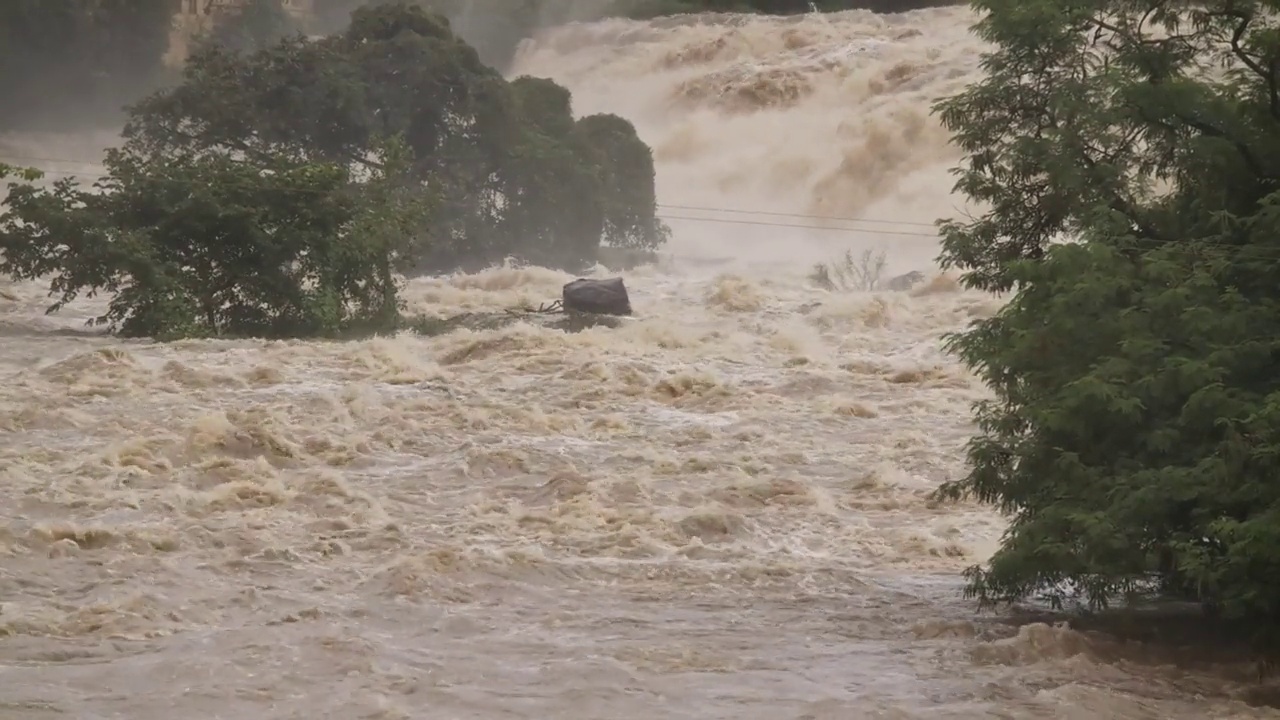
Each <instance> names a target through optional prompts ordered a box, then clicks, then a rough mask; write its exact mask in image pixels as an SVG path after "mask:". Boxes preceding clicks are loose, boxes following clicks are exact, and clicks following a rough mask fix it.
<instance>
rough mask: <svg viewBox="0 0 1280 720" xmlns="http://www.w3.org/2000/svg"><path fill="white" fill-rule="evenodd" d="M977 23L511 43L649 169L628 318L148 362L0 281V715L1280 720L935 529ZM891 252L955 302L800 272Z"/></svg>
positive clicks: (501, 277)
mask: <svg viewBox="0 0 1280 720" xmlns="http://www.w3.org/2000/svg"><path fill="white" fill-rule="evenodd" d="M971 22H972V17H971V16H970V14H969V12H968V11H967V10H964V9H955V8H953V9H939V10H928V11H918V12H914V13H908V14H904V15H895V16H875V15H871V14H869V13H862V12H849V13H840V14H833V15H825V16H803V17H799V18H789V19H769V18H758V17H743V16H731V15H722V16H699V17H697V18H694V19H680V20H658V21H653V22H631V21H620V20H608V21H601V22H596V23H583V24H576V25H570V26H566V27H563V28H557V29H553V30H549V31H547V32H545V33H543V34H542V35H540V36H539V37H537V38H534V39H532V40H531V41H530V42H529V43H527V44H526V46H525V47H523V48H521V50H520V52H519V54H518V56H517V61H516V67H515V73H532V74H539V75H546V76H550V77H553V78H555V79H556V80H558V81H560V82H562V83H564V84H565V85H567V86H568V87H569V88H570V89H571V90H573V92H574V102H575V108H576V110H577V112H578V113H580V114H583V113H590V112H615V113H618V114H620V115H623V116H625V117H628V118H629V119H631V120H632V121H633V122H635V124H636V125H637V128H638V130H639V132H640V133H641V135H642V137H644V139H645V140H646V141H647V142H649V143H650V144H651V145H652V146H653V147H654V149H655V157H656V160H657V166H658V193H659V201H660V203H661V205H662V207H661V208H660V209H661V212H662V214H663V215H664V216H665V217H667V218H668V220H669V222H670V223H671V225H672V226H673V228H674V231H675V236H674V237H673V240H672V244H671V247H670V248H669V249H668V250H667V252H665V253H664V256H663V258H662V259H661V261H660V262H658V263H657V264H655V265H651V266H648V267H644V268H640V269H637V270H634V271H629V272H627V273H626V280H627V283H628V286H629V288H630V289H631V292H632V295H633V298H632V302H633V306H634V307H635V308H636V311H637V317H636V318H634V319H632V320H630V321H628V322H626V323H624V324H623V325H622V326H621V327H619V328H613V329H609V328H593V329H589V330H586V331H583V332H581V333H576V334H566V333H562V332H559V331H555V330H549V329H546V328H543V327H540V326H538V325H535V324H529V323H520V324H516V325H513V326H511V327H508V328H504V329H500V330H488V331H480V332H473V331H470V330H458V331H456V332H453V333H450V334H448V335H446V336H443V337H437V338H424V337H418V336H413V335H403V336H399V337H396V338H381V339H372V340H365V341H359V342H346V343H328V342H324V343H321V342H259V341H186V342H177V343H169V344H158V343H152V342H148V341H122V340H117V339H112V338H108V337H104V336H101V335H99V334H97V333H96V332H93V331H89V330H86V329H85V328H84V321H85V320H86V319H87V318H89V317H91V316H93V315H94V314H96V313H97V312H100V311H101V304H100V303H97V304H95V302H96V301H82V302H77V303H76V304H74V305H73V306H71V307H69V308H67V309H65V310H63V311H62V312H60V313H58V314H57V315H53V316H46V315H44V314H43V308H44V306H45V304H46V303H47V299H46V297H45V290H46V286H45V285H42V284H39V283H12V282H7V281H0V338H3V341H0V373H3V376H4V379H5V381H4V383H3V385H0V433H3V434H4V435H3V436H4V438H5V442H4V443H3V444H0V717H6V718H7V717H13V718H20V719H24V720H25V719H28V718H32V719H41V718H55V717H58V718H61V717H77V718H106V717H128V718H133V719H135V720H151V719H155V720H161V719H163V720H169V718H172V717H175V716H187V717H208V718H214V717H227V718H231V717H246V718H258V719H263V720H276V719H281V720H283V719H284V718H304V717H305V718H341V719H350V718H433V719H434V718H441V719H453V718H483V719H485V720H487V719H489V718H530V719H532V718H546V717H562V718H584V719H585V718H590V719H596V718H599V719H601V720H604V719H608V720H626V719H628V718H635V719H639V718H646V719H648V718H655V717H656V718H690V719H694V718H696V719H698V720H709V719H712V718H724V719H725V720H728V719H730V718H732V719H734V720H739V719H752V718H760V719H764V718H769V719H770V720H774V719H778V718H785V719H789V720H835V719H837V718H838V719H840V720H844V719H846V718H944V717H945V718H1044V717H1053V718H1080V719H1082V720H1083V719H1085V718H1090V719H1092V718H1103V717H1106V718H1126V719H1137V718H1151V719H1152V720H1157V719H1159V720H1165V719H1167V718H1175V719H1181V718H1185V719H1187V720H1191V719H1192V718H1195V719H1197V720H1198V719H1200V718H1269V717H1277V715H1278V714H1277V713H1275V712H1273V711H1270V710H1266V709H1258V708H1252V707H1250V706H1249V705H1248V704H1247V703H1245V702H1244V701H1243V700H1244V699H1247V698H1248V697H1249V693H1250V686H1249V685H1248V684H1247V682H1246V680H1247V671H1248V667H1247V666H1245V665H1243V664H1241V663H1238V662H1218V661H1217V660H1216V659H1215V658H1214V657H1211V656H1210V655H1208V654H1206V653H1203V652H1200V653H1185V654H1183V655H1179V654H1177V653H1175V652H1173V651H1171V650H1168V649H1165V648H1154V647H1153V646H1146V645H1140V644H1133V643H1125V642H1121V641H1118V640H1113V639H1108V638H1107V637H1104V636H1100V635H1094V634H1084V633H1079V632H1074V631H1071V630H1068V629H1065V628H1062V627H1057V626H1055V625H1053V624H1047V623H1023V624H1015V623H1014V622H1012V621H1009V620H1006V619H1001V618H997V617H991V616H985V615H979V614H977V613H976V612H975V610H974V608H973V607H972V605H971V604H970V603H968V602H967V601H965V600H963V599H962V598H961V597H960V587H961V584H962V581H961V578H960V572H961V571H962V570H963V569H964V568H965V567H966V566H968V565H970V564H972V563H974V562H979V561H981V560H982V559H983V558H985V557H986V556H987V555H989V553H990V552H991V551H992V549H993V548H994V547H995V545H996V543H997V542H998V540H999V538H1000V534H1001V532H1002V531H1003V529H1004V520H1003V519H1002V518H1001V517H1000V516H999V515H997V514H996V513H995V512H994V511H992V510H991V509H990V508H985V507H979V506H976V505H972V504H960V505H936V504H934V503H932V502H931V501H930V499H929V493H930V491H931V490H932V489H933V488H935V487H936V486H937V485H938V483H940V482H941V481H943V480H945V479H947V478H953V477H956V476H957V475H958V474H960V473H963V472H964V465H963V448H964V443H965V442H966V440H967V439H968V438H969V437H970V435H971V433H972V432H973V428H972V425H971V421H970V416H969V408H970V406H971V404H972V403H973V402H975V401H977V400H979V399H982V398H984V397H986V390H985V388H983V387H982V385H981V383H979V382H978V381H977V380H976V379H975V378H973V377H972V376H971V375H970V374H969V373H968V372H966V371H965V369H964V368H962V367H961V366H959V365H958V364H957V363H956V362H955V360H954V359H953V358H951V357H948V356H947V355H945V354H944V353H943V352H942V351H941V348H940V339H941V337H942V336H943V334H945V333H947V332H950V331H954V330H957V329H961V328H963V327H964V326H965V324H966V323H968V322H970V321H971V320H973V319H974V318H978V317H984V316H987V315H990V314H991V313H993V312H996V311H997V310H998V308H999V307H1000V302H1001V301H1000V299H999V298H993V297H990V296H987V295H982V294H977V293H970V292H962V291H960V290H959V288H958V286H957V285H956V283H955V282H954V279H953V278H949V277H945V276H938V273H937V271H936V269H931V261H932V258H933V257H934V256H935V255H936V253H937V240H936V237H934V235H933V231H932V228H931V227H930V223H931V222H932V220H933V219H935V218H937V217H940V216H949V215H951V214H953V213H955V212H958V211H959V208H961V207H962V203H961V202H960V200H959V199H957V198H955V197H953V196H952V195H951V194H950V183H951V182H952V179H951V177H950V176H948V174H947V168H948V167H950V166H951V165H952V164H954V162H955V161H956V160H957V158H958V156H957V155H956V154H955V152H954V149H953V148H951V147H950V146H949V145H948V143H947V139H946V135H945V133H944V132H943V131H942V130H941V129H940V128H939V127H938V126H937V124H936V120H935V119H933V118H932V117H931V116H930V114H929V106H930V104H931V103H932V102H933V100H934V99H936V98H937V97H938V96H939V95H943V94H947V93H949V92H954V91H955V90H957V89H959V88H960V87H963V85H964V83H965V82H967V81H969V80H972V79H973V78H974V77H975V73H976V72H977V70H976V63H977V60H978V54H979V53H980V51H981V49H982V48H981V46H980V45H979V44H978V43H977V41H976V40H974V39H973V38H972V37H971V36H970V35H969V34H968V33H967V31H966V27H967V25H968V24H969V23H971ZM7 141H8V144H7V146H6V151H7V152H9V153H10V154H14V153H26V154H27V155H29V156H40V157H45V158H52V159H63V160H75V161H79V162H86V161H87V160H86V158H85V157H84V156H83V154H81V153H79V152H73V151H72V150H69V149H67V147H66V146H65V145H63V146H56V147H55V144H53V143H51V142H49V141H48V140H47V139H40V138H26V139H14V138H9V139H7ZM24 143H25V144H24ZM89 160H90V161H91V158H90V159H89ZM49 166H50V167H55V168H56V169H57V170H58V171H59V172H70V171H72V170H74V169H76V168H79V167H80V166H78V165H57V166H54V165H49ZM766 213H771V214H766ZM836 218H839V219H836ZM730 221H731V222H730ZM797 226H800V227H797ZM864 249H883V250H885V251H886V253H888V256H889V259H890V266H889V268H888V269H887V271H888V272H891V273H893V272H905V271H908V270H916V269H919V270H923V271H925V272H926V274H927V275H928V276H929V277H930V279H929V280H928V281H927V282H926V283H925V284H923V285H921V286H920V287H919V288H917V289H916V290H914V291H912V292H908V293H888V292H877V293H860V292H828V291H825V290H822V289H819V288H816V287H814V286H813V284H812V283H811V282H810V281H809V279H808V278H807V275H808V273H809V271H810V265H811V264H812V263H814V262H819V261H824V260H830V259H832V258H834V257H835V256H836V255H838V254H841V253H843V252H844V251H846V250H853V251H855V252H860V251H862V250H864ZM594 274H596V275H600V276H604V275H609V274H612V273H611V272H610V271H608V270H607V269H605V268H597V269H596V271H595V272H594ZM569 279H571V278H570V277H569V276H566V275H563V274H561V273H557V272H553V271H550V270H545V269H541V268H518V267H500V268H492V269H489V270H486V271H484V272H481V273H477V274H473V275H460V276H456V277H451V278H436V279H421V280H415V281H413V282H412V283H411V284H410V286H409V288H408V291H407V300H408V304H409V310H410V311H411V312H423V313H428V314H437V315H450V314H454V313H457V312H461V311H483V310H502V309H506V308H510V307H514V306H518V305H521V304H522V303H526V302H528V303H533V304H535V305H536V304H538V303H540V302H545V301H547V300H551V299H554V298H555V297H557V296H558V295H559V292H560V287H561V285H562V283H564V282H565V281H567V280H569Z"/></svg>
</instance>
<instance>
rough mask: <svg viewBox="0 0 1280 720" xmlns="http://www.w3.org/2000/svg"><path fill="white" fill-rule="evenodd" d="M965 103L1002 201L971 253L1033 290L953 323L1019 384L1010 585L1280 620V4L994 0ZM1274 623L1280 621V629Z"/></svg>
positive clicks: (992, 370)
mask: <svg viewBox="0 0 1280 720" xmlns="http://www.w3.org/2000/svg"><path fill="white" fill-rule="evenodd" d="M974 5H975V7H976V9H978V10H980V11H983V12H984V13H985V15H984V16H983V18H982V20H981V21H979V23H978V24H977V26H976V29H977V31H978V33H979V34H980V35H981V36H982V37H983V38H984V39H985V40H987V41H989V42H991V43H993V44H994V50H993V51H991V52H989V53H987V54H986V55H985V56H984V57H983V60H982V66H983V67H984V68H985V70H986V77H985V78H984V79H983V80H981V81H980V82H978V83H976V84H974V85H972V86H970V87H969V88H968V89H967V90H965V91H963V92H961V93H960V94H958V95H956V96H955V97H951V98H948V99H946V100H944V101H942V102H941V103H940V104H939V106H938V110H939V112H940V115H941V119H942V121H943V123H944V124H945V125H946V126H947V127H948V128H950V129H951V130H952V131H953V133H954V138H955V141H956V142H957V143H958V144H959V146H960V147H962V148H963V149H964V150H965V151H966V153H967V157H966V159H965V161H964V162H963V163H962V165H961V167H960V168H958V170H957V172H958V176H959V181H958V183H957V189H958V190H959V191H961V192H963V193H964V194H966V195H967V196H969V197H970V198H971V199H972V200H973V201H975V202H976V203H977V204H978V205H979V206H981V207H984V208H986V209H985V212H984V213H983V214H981V215H979V216H978V217H976V218H975V219H973V220H971V221H968V222H947V223H943V224H942V229H943V233H944V243H943V244H944V249H943V254H942V261H943V263H944V264H945V265H949V266H954V267H958V268H961V269H963V270H964V271H965V283H966V284H967V285H969V286H970V287H974V288H981V289H986V290H991V291H1000V292H1009V291H1011V292H1012V293H1013V294H1012V297H1011V298H1010V299H1009V302H1008V303H1007V305H1006V306H1005V307H1004V308H1003V309H1002V310H1001V311H1000V312H999V313H997V314H996V315H995V316H994V317H991V318H989V319H985V320H981V321H978V322H977V323H976V324H975V325H974V326H972V327H971V328H970V329H969V330H968V331H966V332H963V333H959V334H957V335H954V336H952V337H951V338H950V339H949V343H950V347H951V349H953V350H954V351H956V352H957V353H959V355H960V357H962V358H963V359H964V361H965V362H966V363H967V364H968V365H969V366H970V367H971V368H973V369H974V370H976V371H977V372H978V373H979V374H980V375H981V377H982V378H983V379H984V380H985V381H986V382H987V383H988V385H989V386H990V387H991V389H992V390H993V391H994V394H995V398H994V399H993V400H990V401H988V402H984V403H981V404H980V405H979V406H978V408H977V420H978V425H979V429H980V432H979V434H978V436H977V437H975V438H974V439H973V440H972V441H971V443H970V445H969V449H968V458H969V461H970V463H971V471H970V473H969V474H968V475H967V476H966V477H964V478H962V479H960V480H958V481H956V482H953V483H948V484H946V485H944V486H943V488H942V489H941V493H942V495H943V496H946V497H953V498H954V497H959V496H962V495H973V496H976V497H977V498H979V499H980V500H982V501H986V502H991V503H996V504H998V505H999V506H1000V507H1001V508H1003V509H1004V510H1005V511H1007V512H1009V513H1010V514H1012V523H1011V526H1010V528H1009V530H1008V533H1007V535H1006V536H1005V538H1004V540H1003V544H1002V545H1001V547H1000V549H999V550H998V552H996V553H995V555H994V556H993V557H992V558H991V560H990V561H989V563H987V564H986V566H985V567H974V568H971V569H970V571H969V578H970V586H969V590H970V592H971V593H972V594H974V595H976V596H978V597H980V598H981V599H982V600H983V601H986V602H997V601H1009V600H1015V599H1018V598H1022V597H1025V596H1027V595H1030V594H1033V593H1039V592H1043V593H1045V594H1047V595H1048V597H1049V598H1050V599H1051V600H1053V601H1055V602H1062V601H1063V600H1064V599H1065V598H1066V597H1067V596H1068V595H1069V594H1075V593H1079V594H1081V595H1083V596H1084V598H1085V599H1086V600H1087V601H1088V602H1089V603H1090V604H1092V605H1093V606H1095V607H1097V606H1102V605H1105V604H1106V603H1108V602H1110V601H1114V600H1116V599H1118V598H1121V597H1125V596H1129V595H1130V594H1131V593H1136V592H1139V591H1145V590H1146V589H1149V588H1151V587H1152V585H1155V586H1156V587H1158V588H1160V589H1162V590H1164V591H1165V592H1171V593H1175V594H1178V595H1180V596H1183V597H1189V598H1193V599H1195V600H1198V601H1200V602H1201V603H1203V605H1204V606H1205V607H1206V608H1207V609H1209V610H1212V611H1214V612H1218V613H1221V614H1222V615H1224V616H1225V617H1228V618H1234V619H1238V620H1244V621H1249V622H1252V623H1255V625H1254V627H1256V628H1259V629H1260V630H1261V631H1263V632H1264V633H1268V634H1270V633H1273V632H1274V631H1275V629H1276V627H1277V625H1276V624H1275V622H1274V620H1275V618H1277V616H1278V613H1280V483H1277V482H1276V479H1275V475H1274V472H1275V471H1276V469H1277V467H1278V466H1277V462H1278V461H1277V458H1280V374H1277V373H1276V372H1275V368H1276V367H1277V360H1280V320H1277V318H1280V313H1278V312H1277V310H1280V307H1278V304H1280V303H1278V300H1280V292H1278V291H1277V289H1276V288H1277V287H1280V284H1278V282H1277V281H1280V262H1278V261H1280V245H1277V238H1280V194H1277V190H1278V189H1280V187H1278V185H1277V180H1278V179H1280V81H1278V79H1277V78H1278V76H1277V68H1280V26H1278V25H1277V22H1276V19H1275V15H1274V14H1273V13H1271V12H1270V11H1269V10H1268V8H1269V7H1271V6H1270V5H1269V4H1268V3H1262V2H1248V1H1240V0H1209V2H1207V3H1202V4H1200V5H1188V4H1185V3H1174V2H1164V1H1157V2H1134V1H1131V0H1034V1H1031V2H1028V1H1026V0H979V1H978V2H975V3H974ZM1268 636H1270V637H1274V635H1273V634H1270V635H1268Z"/></svg>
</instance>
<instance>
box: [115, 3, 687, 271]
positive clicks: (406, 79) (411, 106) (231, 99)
mask: <svg viewBox="0 0 1280 720" xmlns="http://www.w3.org/2000/svg"><path fill="white" fill-rule="evenodd" d="M139 110H140V114H139V116H138V119H137V120H136V121H135V122H133V123H132V124H131V127H130V128H129V129H127V130H126V132H127V133H130V134H131V135H132V136H134V137H137V138H138V139H139V141H140V142H146V143H148V144H151V145H154V146H156V147H167V148H170V149H177V148H183V147H191V148H199V149H202V150H212V149H219V148H220V149H222V150H224V151H228V150H234V151H236V152H248V153H253V154H257V155H263V156H266V155H272V154H285V155H289V156H295V157H303V158H309V159H315V160H320V161H325V162H343V163H346V162H359V159H360V158H362V157H363V155H364V154H365V153H366V152H367V151H368V148H369V146H370V142H371V141H372V140H373V139H374V138H377V137H382V136H390V135H402V136H403V137H404V138H405V141H406V142H407V144H408V146H409V149H410V150H411V152H412V158H413V160H412V165H413V167H412V173H413V174H414V176H415V178H416V179H417V180H419V181H420V182H422V183H423V184H425V185H428V186H430V187H432V188H433V189H434V190H435V191H436V192H437V193H438V197H439V200H440V205H439V207H438V208H437V212H435V213H434V214H433V218H432V224H431V227H430V228H428V229H427V231H426V233H427V234H428V235H430V236H431V237H432V238H433V242H432V243H431V245H430V252H428V253H424V254H423V255H421V256H420V257H419V258H418V263H417V266H418V270H420V271H423V272H433V271H440V270H449V269H452V268H453V267H457V266H463V265H466V266H469V265H472V264H481V265H483V264H486V263H489V262H492V261H495V260H499V259H501V258H502V257H504V256H507V255H516V256H521V257H525V258H528V259H530V260H535V261H538V262H546V263H549V264H554V265H559V266H565V267H576V266H579V265H581V264H583V263H589V262H591V261H592V260H593V259H594V255H595V250H596V248H597V247H598V246H599V245H600V243H601V241H602V240H607V241H609V242H622V243H626V244H628V245H631V246H637V247H645V248H653V247H656V246H658V245H660V244H661V243H662V242H665V240H666V237H667V230H666V228H665V226H663V225H662V224H661V222H659V221H658V220H657V218H656V204H655V203H654V202H653V162H652V156H651V154H650V153H649V151H648V148H647V146H644V144H643V143H642V142H640V140H639V138H638V137H637V136H636V134H635V129H634V128H633V127H631V125H630V123H626V121H621V120H617V121H614V122H613V128H614V129H613V131H612V132H611V133H609V134H600V133H596V134H592V133H587V132H577V131H576V128H577V124H576V123H575V120H574V119H573V117H572V114H571V108H570V103H569V96H568V92H567V91H566V90H564V89H563V88H561V87H560V86H558V85H556V84H555V83H552V82H550V81H539V82H536V83H525V84H523V85H522V84H521V83H516V84H514V85H513V84H511V83H508V82H507V81H506V80H504V79H503V78H502V76H501V75H500V74H499V73H498V72H497V71H496V70H494V69H493V68H491V67H488V66H486V65H485V64H483V63H482V62H481V61H480V58H479V56H478V54H477V53H476V51H475V49H474V48H472V47H471V46H469V45H468V44H466V43H465V42H463V41H462V40H461V39H459V38H458V37H457V36H455V35H454V34H453V32H452V30H451V28H450V25H449V23H448V21H447V20H446V19H445V18H443V17H442V16H439V15H433V14H429V13H427V12H425V11H423V10H422V9H421V8H419V7H417V6H414V5H411V4H405V3H383V4H379V5H376V6H370V7H363V8H360V9H358V10H357V11H356V12H355V13H354V14H353V15H352V21H351V24H350V26H349V27H348V28H347V30H346V31H345V32H343V33H342V34H339V35H334V36H330V37H326V38H323V39H320V40H317V41H310V40H305V39H303V38H301V37H291V38H286V39H285V40H282V41H281V42H279V43H277V44H276V45H274V46H272V47H270V48H267V49H265V50H263V51H261V52H257V53H253V54H249V55H240V54H236V53H232V52H228V51H226V50H225V49H223V48H219V47H208V48H205V49H203V50H201V51H200V52H199V53H197V54H195V55H193V56H192V58H191V60H190V61H189V63H188V69H187V71H186V75H185V81H184V82H183V83H182V85H181V86H179V87H177V88H174V89H173V90H172V91H169V92H165V93H162V94H159V95H157V96H155V97H153V98H150V99H148V100H147V101H146V102H144V103H142V104H141V105H140V106H139ZM578 122H586V123H587V125H588V126H589V125H590V122H594V121H589V119H587V118H584V119H583V120H582V121H578ZM605 181H608V182H607V183H606V182H605ZM609 183H611V184H609Z"/></svg>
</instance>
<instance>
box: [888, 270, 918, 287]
mask: <svg viewBox="0 0 1280 720" xmlns="http://www.w3.org/2000/svg"><path fill="white" fill-rule="evenodd" d="M923 280H924V273H922V272H920V271H919V270H912V271H911V272H909V273H907V274H905V275H899V276H897V277H892V278H889V282H887V283H885V287H886V288H888V289H889V290H896V291H898V292H906V291H907V290H910V289H911V288H913V287H915V286H916V285H919V284H920V283H921V282H922V281H923Z"/></svg>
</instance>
